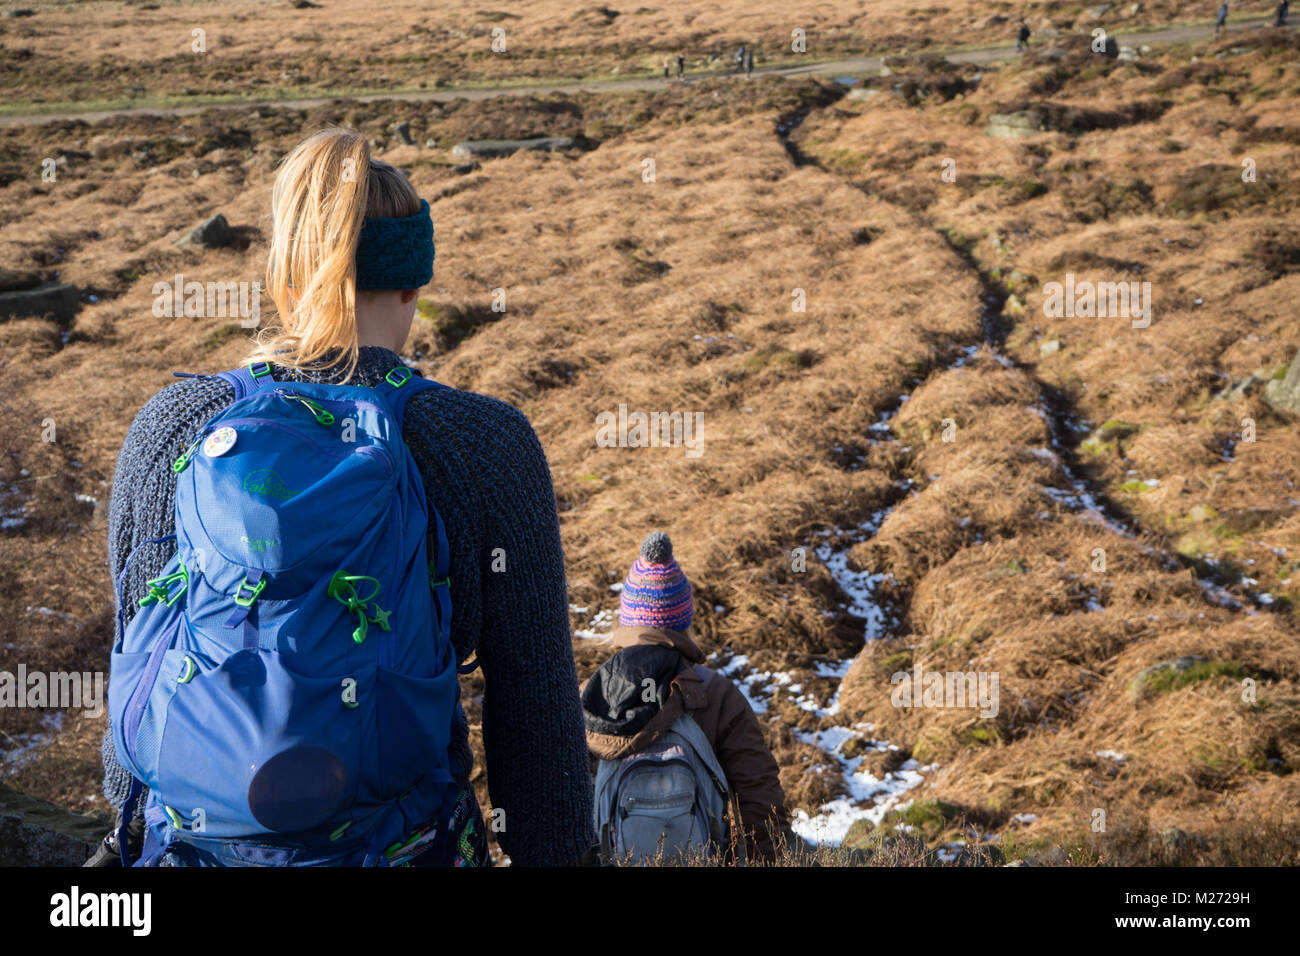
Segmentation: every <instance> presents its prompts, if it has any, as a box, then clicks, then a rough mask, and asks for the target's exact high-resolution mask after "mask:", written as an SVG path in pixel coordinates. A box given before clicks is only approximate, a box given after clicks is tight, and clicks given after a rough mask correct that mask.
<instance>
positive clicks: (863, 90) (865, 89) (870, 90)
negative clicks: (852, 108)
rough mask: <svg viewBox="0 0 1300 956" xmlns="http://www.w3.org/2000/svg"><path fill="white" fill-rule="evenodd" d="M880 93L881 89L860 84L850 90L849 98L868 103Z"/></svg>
mask: <svg viewBox="0 0 1300 956" xmlns="http://www.w3.org/2000/svg"><path fill="white" fill-rule="evenodd" d="M879 95H880V90H878V89H876V88H875V87H871V86H859V87H855V88H854V89H851V90H849V92H848V96H847V97H846V98H847V99H850V100H858V101H860V102H863V103H866V102H869V101H870V100H874V99H875V98H876V97H877V96H879Z"/></svg>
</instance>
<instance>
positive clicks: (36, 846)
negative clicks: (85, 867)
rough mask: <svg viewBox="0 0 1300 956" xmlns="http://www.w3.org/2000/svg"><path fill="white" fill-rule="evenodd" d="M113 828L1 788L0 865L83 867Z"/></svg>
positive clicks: (103, 818)
mask: <svg viewBox="0 0 1300 956" xmlns="http://www.w3.org/2000/svg"><path fill="white" fill-rule="evenodd" d="M111 826H112V820H111V819H110V818H109V816H108V815H106V814H104V815H92V816H87V815H84V814H80V813H72V812H71V811H69V810H64V809H62V808H61V807H56V806H54V805H53V804H49V803H46V802H45V801H44V800H37V799H35V798H34V797H29V796H26V795H25V794H21V793H18V792H17V791H15V790H10V789H9V788H8V787H5V786H3V785H0V866H81V864H83V863H85V862H86V860H88V859H90V857H91V855H92V854H93V853H94V852H95V849H96V847H97V846H98V845H99V841H100V840H102V839H103V838H104V834H106V833H107V832H108V831H109V828H110V827H111Z"/></svg>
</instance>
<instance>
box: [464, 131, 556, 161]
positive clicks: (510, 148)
mask: <svg viewBox="0 0 1300 956" xmlns="http://www.w3.org/2000/svg"><path fill="white" fill-rule="evenodd" d="M574 145H575V144H574V141H573V139H572V138H571V137H568V136H539V137H537V138H535V139H471V140H466V141H465V142H463V143H457V144H456V145H455V146H453V147H452V148H451V155H452V156H454V157H455V158H456V159H494V158H498V157H501V156H510V155H512V154H513V153H517V152H519V150H521V149H544V150H547V151H548V152H549V151H553V150H557V149H573V147H574Z"/></svg>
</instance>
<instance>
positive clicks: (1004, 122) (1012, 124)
mask: <svg viewBox="0 0 1300 956" xmlns="http://www.w3.org/2000/svg"><path fill="white" fill-rule="evenodd" d="M1046 129H1047V125H1046V122H1045V119H1044V116H1043V113H1042V112H1041V111H1040V110H1034V109H1028V110H1019V111H1017V112H1015V113H994V114H992V115H991V116H990V117H989V122H988V125H987V126H985V127H984V135H985V136H992V137H994V138H995V139H1020V138H1022V137H1025V136H1037V135H1038V134H1039V133H1042V132H1044V131H1046Z"/></svg>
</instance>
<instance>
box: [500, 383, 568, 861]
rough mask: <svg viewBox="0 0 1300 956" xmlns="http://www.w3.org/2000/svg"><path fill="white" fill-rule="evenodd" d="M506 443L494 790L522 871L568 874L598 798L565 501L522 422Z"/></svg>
mask: <svg viewBox="0 0 1300 956" xmlns="http://www.w3.org/2000/svg"><path fill="white" fill-rule="evenodd" d="M499 440H500V441H501V442H502V446H501V447H503V448H507V449H509V450H510V457H511V459H512V460H511V461H510V462H509V463H508V466H507V467H502V468H499V470H498V473H497V474H496V475H495V476H494V477H495V478H496V479H497V480H495V481H493V482H484V483H483V484H482V485H480V488H479V494H480V498H481V504H482V510H483V513H484V514H485V515H486V529H485V540H484V541H483V542H482V547H483V550H484V553H483V554H482V555H481V556H480V572H479V575H480V582H481V592H482V609H483V622H482V637H481V639H480V643H479V649H478V653H479V661H480V663H481V665H482V667H483V676H484V681H485V685H486V687H485V693H484V700H483V745H484V750H485V751H486V755H487V772H488V788H489V791H490V795H491V799H492V804H493V808H494V809H502V810H504V811H505V815H504V826H505V829H504V831H503V832H501V833H500V836H499V839H500V841H501V846H502V848H503V849H505V851H506V852H507V853H508V854H510V858H511V861H512V862H513V863H517V864H520V865H523V866H538V865H541V866H564V865H570V864H574V863H577V862H578V860H579V858H580V857H581V856H582V854H583V853H584V852H585V851H586V850H587V849H588V848H589V847H590V846H591V844H592V842H593V837H592V822H591V804H592V794H591V779H590V770H589V763H588V759H587V744H586V735H585V730H584V727H583V723H582V709H581V703H580V700H579V697H578V681H577V671H576V668H575V666H574V661H573V647H572V643H571V640H570V636H569V612H568V596H567V589H566V584H565V574H564V553H563V550H562V548H561V545H560V527H559V518H558V516H557V514H556V510H555V491H554V487H553V486H552V484H551V473H550V468H549V467H548V465H547V462H546V455H545V453H544V452H543V451H542V447H541V443H540V442H539V441H538V439H537V436H536V434H535V433H534V432H533V429H532V426H531V425H529V423H528V420H527V419H526V418H525V417H524V416H523V414H522V413H521V412H519V411H517V410H515V409H513V408H511V409H509V411H508V416H507V418H506V420H505V421H504V422H503V423H502V429H501V433H500V434H499Z"/></svg>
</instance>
